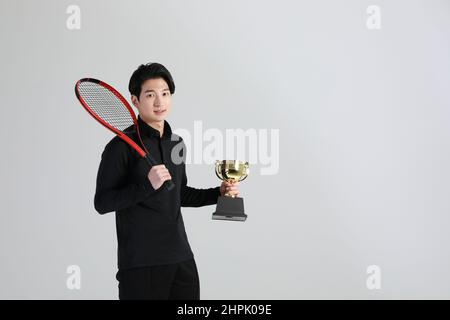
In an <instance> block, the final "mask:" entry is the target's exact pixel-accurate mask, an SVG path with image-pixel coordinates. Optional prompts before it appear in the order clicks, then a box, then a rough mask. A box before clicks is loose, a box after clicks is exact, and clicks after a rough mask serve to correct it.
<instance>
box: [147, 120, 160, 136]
mask: <svg viewBox="0 0 450 320" xmlns="http://www.w3.org/2000/svg"><path fill="white" fill-rule="evenodd" d="M146 123H147V124H148V125H149V126H150V127H152V128H153V129H156V130H158V131H159V136H160V137H162V135H163V133H164V120H163V121H155V122H146Z"/></svg>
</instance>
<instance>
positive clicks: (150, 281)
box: [116, 259, 200, 300]
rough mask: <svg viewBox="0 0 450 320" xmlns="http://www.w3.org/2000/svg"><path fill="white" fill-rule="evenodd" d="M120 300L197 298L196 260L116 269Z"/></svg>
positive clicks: (198, 294) (198, 287) (198, 292)
mask: <svg viewBox="0 0 450 320" xmlns="http://www.w3.org/2000/svg"><path fill="white" fill-rule="evenodd" d="M116 278H117V280H118V281H119V299H120V300H141V299H154V300H199V299H200V283H199V278H198V270H197V265H196V264H195V260H194V259H192V260H188V261H183V262H180V263H175V264H166V265H161V266H152V267H143V268H134V269H127V270H119V272H117V275H116Z"/></svg>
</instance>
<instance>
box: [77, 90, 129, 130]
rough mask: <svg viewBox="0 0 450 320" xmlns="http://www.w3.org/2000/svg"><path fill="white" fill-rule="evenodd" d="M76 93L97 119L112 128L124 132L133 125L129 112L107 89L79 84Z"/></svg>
mask: <svg viewBox="0 0 450 320" xmlns="http://www.w3.org/2000/svg"><path fill="white" fill-rule="evenodd" d="M78 92H79V94H80V95H81V97H82V98H83V100H84V101H85V102H86V104H87V105H88V106H89V108H90V109H91V111H92V112H94V113H95V114H96V115H97V116H98V117H99V118H101V119H102V120H103V121H105V122H107V123H108V124H109V125H111V126H112V127H114V128H116V129H118V130H120V131H124V130H125V129H126V128H128V127H129V126H131V125H133V124H134V121H133V118H132V117H131V115H130V112H129V111H128V109H127V108H126V107H125V105H124V104H123V103H122V101H121V100H120V99H119V98H118V97H117V96H116V95H115V94H114V93H112V92H111V91H110V90H108V89H107V88H105V87H103V86H101V85H99V84H97V83H94V82H88V81H86V82H81V83H80V85H79V87H78Z"/></svg>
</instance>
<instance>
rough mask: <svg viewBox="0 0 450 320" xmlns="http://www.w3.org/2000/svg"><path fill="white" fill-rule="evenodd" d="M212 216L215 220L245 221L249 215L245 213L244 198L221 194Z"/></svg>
mask: <svg viewBox="0 0 450 320" xmlns="http://www.w3.org/2000/svg"><path fill="white" fill-rule="evenodd" d="M212 218H213V220H229V221H245V220H246V219H247V215H246V214H245V213H244V199H243V198H232V197H226V196H220V197H219V198H218V199H217V207H216V212H214V213H213V215H212Z"/></svg>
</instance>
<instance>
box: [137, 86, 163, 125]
mask: <svg viewBox="0 0 450 320" xmlns="http://www.w3.org/2000/svg"><path fill="white" fill-rule="evenodd" d="M131 101H132V102H133V105H134V106H135V107H136V108H137V109H138V110H139V115H140V117H141V118H142V120H143V121H144V122H146V123H160V122H162V123H164V120H165V119H166V118H167V116H168V114H169V112H170V109H171V102H172V100H171V94H170V90H169V86H168V85H167V83H166V81H164V79H162V78H156V79H149V80H147V81H145V82H144V83H143V84H142V87H141V94H140V96H139V100H138V99H137V97H136V96H131Z"/></svg>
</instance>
